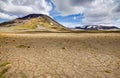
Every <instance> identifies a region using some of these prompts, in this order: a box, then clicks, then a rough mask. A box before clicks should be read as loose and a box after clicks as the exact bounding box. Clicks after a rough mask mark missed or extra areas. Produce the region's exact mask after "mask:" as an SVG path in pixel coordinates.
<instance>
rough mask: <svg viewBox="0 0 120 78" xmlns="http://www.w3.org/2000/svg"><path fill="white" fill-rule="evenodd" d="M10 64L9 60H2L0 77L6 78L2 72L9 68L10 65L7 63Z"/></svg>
mask: <svg viewBox="0 0 120 78" xmlns="http://www.w3.org/2000/svg"><path fill="white" fill-rule="evenodd" d="M8 64H10V63H9V62H4V63H3V64H1V65H0V78H6V77H5V76H4V74H5V73H6V72H7V71H8V70H9V68H10V67H8V66H7V65H8Z"/></svg>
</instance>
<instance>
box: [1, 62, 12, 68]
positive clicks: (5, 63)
mask: <svg viewBox="0 0 120 78" xmlns="http://www.w3.org/2000/svg"><path fill="white" fill-rule="evenodd" d="M8 64H10V63H9V62H4V63H2V64H1V65H0V67H4V66H6V65H8Z"/></svg>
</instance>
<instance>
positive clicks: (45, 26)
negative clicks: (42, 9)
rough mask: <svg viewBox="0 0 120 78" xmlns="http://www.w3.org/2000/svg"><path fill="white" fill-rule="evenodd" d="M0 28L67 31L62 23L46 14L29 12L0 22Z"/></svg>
mask: <svg viewBox="0 0 120 78" xmlns="http://www.w3.org/2000/svg"><path fill="white" fill-rule="evenodd" d="M0 27H1V28H0V29H1V30H2V28H3V29H4V30H5V29H7V31H8V30H12V31H14V30H19V31H21V30H32V31H67V30H68V29H67V28H65V27H64V26H63V25H61V24H59V23H58V22H56V21H54V20H53V19H52V18H50V17H49V16H47V15H43V14H29V15H27V16H24V17H21V18H17V19H15V20H12V21H9V22H4V23H1V24H0Z"/></svg>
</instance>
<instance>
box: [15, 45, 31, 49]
mask: <svg viewBox="0 0 120 78" xmlns="http://www.w3.org/2000/svg"><path fill="white" fill-rule="evenodd" d="M16 48H30V46H26V45H18V46H16Z"/></svg>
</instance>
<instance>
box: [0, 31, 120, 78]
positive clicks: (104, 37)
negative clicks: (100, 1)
mask: <svg viewBox="0 0 120 78" xmlns="http://www.w3.org/2000/svg"><path fill="white" fill-rule="evenodd" d="M0 78H120V34H119V33H1V34H0Z"/></svg>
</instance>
